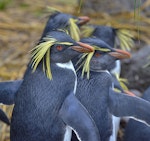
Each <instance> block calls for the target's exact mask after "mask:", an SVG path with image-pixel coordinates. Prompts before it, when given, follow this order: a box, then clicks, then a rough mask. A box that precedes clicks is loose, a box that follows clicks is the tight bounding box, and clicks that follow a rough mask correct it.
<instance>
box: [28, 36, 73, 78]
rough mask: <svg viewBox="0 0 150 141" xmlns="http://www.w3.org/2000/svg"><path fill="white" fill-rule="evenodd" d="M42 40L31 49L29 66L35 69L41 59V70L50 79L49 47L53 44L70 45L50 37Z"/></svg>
mask: <svg viewBox="0 0 150 141" xmlns="http://www.w3.org/2000/svg"><path fill="white" fill-rule="evenodd" d="M43 40H44V42H42V43H40V44H39V45H37V46H36V47H34V48H33V49H32V50H31V56H32V59H31V67H32V69H33V72H34V71H35V70H36V69H37V66H38V65H39V63H40V62H41V61H42V60H43V72H44V73H45V74H46V76H47V77H48V78H49V79H50V80H51V79H52V73H51V68H50V49H51V47H52V46H53V45H54V44H63V45H72V43H69V42H58V41H57V40H56V39H54V38H51V37H45V38H43Z"/></svg>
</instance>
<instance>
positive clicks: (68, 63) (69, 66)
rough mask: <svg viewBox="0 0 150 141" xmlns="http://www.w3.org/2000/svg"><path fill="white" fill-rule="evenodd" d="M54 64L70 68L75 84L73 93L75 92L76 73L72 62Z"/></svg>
mask: <svg viewBox="0 0 150 141" xmlns="http://www.w3.org/2000/svg"><path fill="white" fill-rule="evenodd" d="M56 65H57V66H58V67H60V68H63V69H70V70H72V71H73V72H74V75H75V85H74V91H73V92H74V94H75V93H76V87H77V75H76V72H75V69H74V66H73V64H72V62H71V61H69V62H67V63H56Z"/></svg>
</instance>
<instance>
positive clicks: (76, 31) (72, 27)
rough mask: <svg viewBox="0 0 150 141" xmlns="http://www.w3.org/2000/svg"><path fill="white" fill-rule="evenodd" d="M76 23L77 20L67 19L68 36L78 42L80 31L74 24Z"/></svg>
mask: <svg viewBox="0 0 150 141" xmlns="http://www.w3.org/2000/svg"><path fill="white" fill-rule="evenodd" d="M76 22H77V19H73V18H70V19H69V28H70V36H71V37H72V39H74V40H75V41H79V40H80V29H79V27H78V25H77V24H76Z"/></svg>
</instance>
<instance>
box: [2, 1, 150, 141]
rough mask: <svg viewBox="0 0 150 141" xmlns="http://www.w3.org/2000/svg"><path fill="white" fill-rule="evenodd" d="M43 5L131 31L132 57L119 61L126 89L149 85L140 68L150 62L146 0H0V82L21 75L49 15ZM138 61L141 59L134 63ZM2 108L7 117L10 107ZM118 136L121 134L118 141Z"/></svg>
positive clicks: (146, 71) (149, 72)
mask: <svg viewBox="0 0 150 141" xmlns="http://www.w3.org/2000/svg"><path fill="white" fill-rule="evenodd" d="M46 6H51V7H54V8H57V9H59V10H60V11H62V12H65V13H69V14H74V15H87V16H89V17H90V18H91V23H94V24H99V25H109V26H113V27H115V28H125V29H129V30H132V33H133V35H134V36H135V43H136V44H135V47H134V48H133V49H132V50H131V52H132V53H133V60H132V59H131V60H126V61H124V62H123V72H122V76H124V77H126V78H128V80H129V88H132V89H133V88H134V89H136V90H139V91H140V92H142V91H143V90H144V89H145V88H146V87H147V86H148V85H150V68H143V65H144V64H146V63H148V62H150V61H149V60H148V59H147V56H148V55H149V53H150V0H113V2H112V0H81V1H79V0H74V1H70V0H55V1H51V0H44V1H37V0H21V1H20V0H0V81H5V80H15V79H21V78H22V77H23V74H24V71H25V70H26V65H27V63H28V61H29V59H30V54H29V51H30V50H31V49H32V48H33V47H34V45H35V43H36V42H37V41H38V39H39V38H40V36H41V33H42V30H43V28H44V26H45V23H46V21H47V17H48V15H49V14H48V13H47V12H46ZM145 46H146V47H145ZM144 47H145V48H146V49H145V50H144V49H143V48H144ZM141 49H142V50H144V51H143V52H142V54H141V51H140V50H141ZM145 52H146V53H147V54H144V53H145ZM137 54H138V55H139V57H138V56H137ZM140 56H141V59H139V58H140ZM139 60H142V62H141V63H140V64H139V65H138V66H137V65H136V66H134V65H135V64H138V62H139ZM132 66H134V67H132ZM139 69H141V71H140V72H139ZM143 76H144V77H143ZM2 108H3V109H4V110H5V111H7V114H8V115H9V116H10V117H11V111H12V106H7V107H6V106H2ZM121 136H122V133H120V137H119V138H118V140H121ZM0 141H9V127H7V126H6V125H4V124H0Z"/></svg>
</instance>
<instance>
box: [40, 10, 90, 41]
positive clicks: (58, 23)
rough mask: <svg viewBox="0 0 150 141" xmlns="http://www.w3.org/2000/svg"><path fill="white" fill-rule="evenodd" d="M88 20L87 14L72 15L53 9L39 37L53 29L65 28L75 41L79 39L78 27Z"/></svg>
mask: <svg viewBox="0 0 150 141" xmlns="http://www.w3.org/2000/svg"><path fill="white" fill-rule="evenodd" d="M89 20H90V18H89V17H87V16H79V17H76V16H73V15H70V14H66V13H62V12H58V11H55V12H54V13H53V14H52V15H50V16H49V19H48V21H47V23H46V26H45V28H44V31H43V33H42V36H41V38H43V37H45V36H46V34H47V33H48V32H50V31H52V30H55V29H63V30H67V31H68V33H69V35H70V36H71V37H72V38H73V39H74V40H76V41H79V40H80V29H79V27H80V26H82V25H84V24H86V23H87V22H88V21H89Z"/></svg>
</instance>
